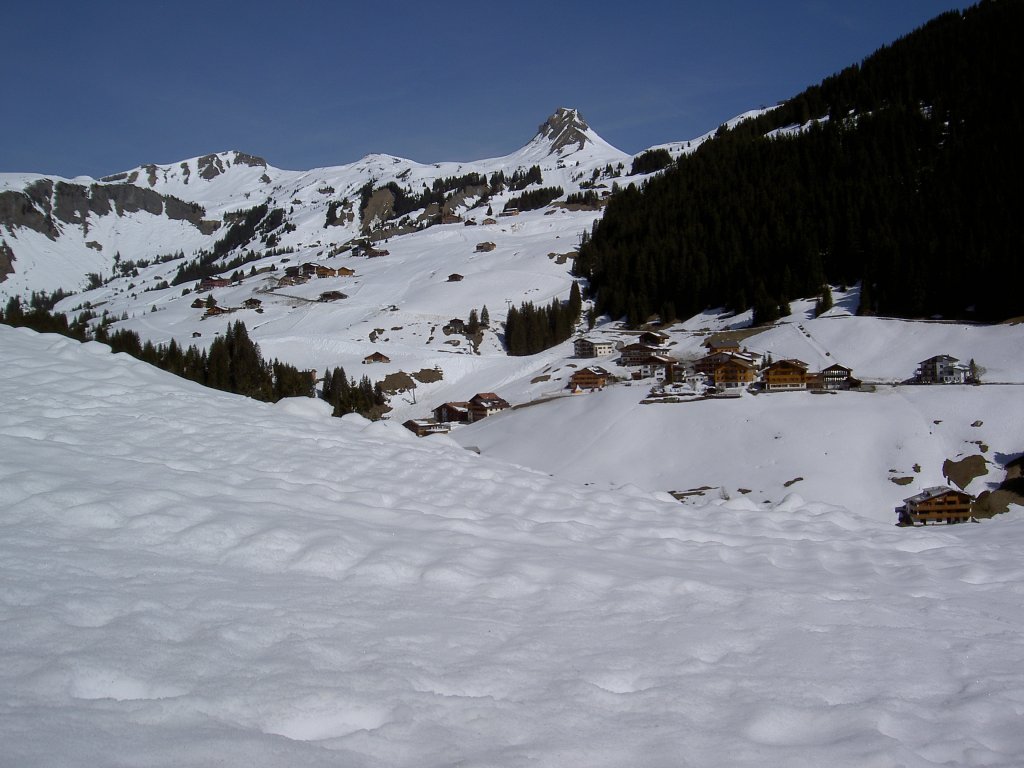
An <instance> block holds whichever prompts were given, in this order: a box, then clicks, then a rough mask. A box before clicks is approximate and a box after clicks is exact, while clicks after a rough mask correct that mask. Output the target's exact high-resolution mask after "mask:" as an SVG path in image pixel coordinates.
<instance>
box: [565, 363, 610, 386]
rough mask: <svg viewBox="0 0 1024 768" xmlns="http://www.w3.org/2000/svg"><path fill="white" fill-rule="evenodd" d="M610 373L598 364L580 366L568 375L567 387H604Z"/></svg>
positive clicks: (606, 384)
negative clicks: (586, 366)
mask: <svg viewBox="0 0 1024 768" xmlns="http://www.w3.org/2000/svg"><path fill="white" fill-rule="evenodd" d="M611 376H612V375H611V373H610V372H609V371H606V370H605V369H604V368H602V367H601V366H599V365H592V366H589V367H588V368H581V369H580V370H578V371H576V372H575V373H574V374H573V375H572V376H570V377H569V383H568V384H567V385H566V388H567V389H572V390H576V389H577V388H579V389H580V390H583V389H604V388H605V387H606V386H608V380H609V379H610V378H611Z"/></svg>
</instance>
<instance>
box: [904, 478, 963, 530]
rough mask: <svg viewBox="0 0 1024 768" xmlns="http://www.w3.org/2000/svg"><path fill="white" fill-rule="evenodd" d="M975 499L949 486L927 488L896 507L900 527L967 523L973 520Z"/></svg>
mask: <svg viewBox="0 0 1024 768" xmlns="http://www.w3.org/2000/svg"><path fill="white" fill-rule="evenodd" d="M973 501H974V497H973V496H971V495H970V494H969V493H964V492H963V491H957V490H954V489H953V488H950V487H949V486H947V485H937V486H934V487H932V488H925V489H924V490H923V491H921V493H918V494H917V495H915V496H911V497H910V498H908V499H904V500H903V505H902V506H900V507H896V516H897V518H898V520H899V522H898V523H897V524H898V525H928V524H929V523H931V524H938V523H946V524H947V525H948V524H952V523H966V522H967V521H968V520H970V519H971V504H972V503H973Z"/></svg>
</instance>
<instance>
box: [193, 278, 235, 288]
mask: <svg viewBox="0 0 1024 768" xmlns="http://www.w3.org/2000/svg"><path fill="white" fill-rule="evenodd" d="M229 285H231V281H230V280H228V278H226V277H204V278H203V279H202V280H200V281H199V288H198V290H200V291H210V290H213V289H214V288H227V287H228V286H229Z"/></svg>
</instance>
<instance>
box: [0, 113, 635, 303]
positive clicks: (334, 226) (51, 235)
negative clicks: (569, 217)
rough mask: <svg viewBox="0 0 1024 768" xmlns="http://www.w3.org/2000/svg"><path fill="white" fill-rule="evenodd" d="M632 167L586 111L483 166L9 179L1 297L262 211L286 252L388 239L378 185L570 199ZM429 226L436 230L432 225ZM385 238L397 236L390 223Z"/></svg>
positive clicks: (455, 210) (146, 170)
mask: <svg viewBox="0 0 1024 768" xmlns="http://www.w3.org/2000/svg"><path fill="white" fill-rule="evenodd" d="M629 161H630V156H629V155H627V154H626V153H624V152H621V151H619V150H617V149H616V148H614V147H612V146H611V145H610V144H608V143H607V142H605V141H604V140H603V139H601V137H600V136H599V135H598V134H597V133H596V132H594V131H593V129H591V128H590V127H589V126H588V125H587V123H586V122H585V121H584V120H583V118H582V117H581V116H580V115H579V113H578V112H577V111H576V110H572V109H566V108H561V109H559V110H558V111H556V112H555V113H554V114H553V115H552V116H551V117H550V118H549V119H548V120H547V121H545V122H544V123H543V124H542V125H541V127H540V128H539V129H538V133H537V135H536V136H535V137H534V138H533V139H532V140H531V141H530V142H529V143H527V144H526V145H525V146H524V147H523V148H522V149H520V150H519V151H517V152H513V153H512V154H510V155H506V156H502V157H497V158H490V159H484V160H477V161H472V162H443V163H432V164H423V163H418V162H415V161H412V160H407V159H404V158H398V157H393V156H390V155H383V154H374V155H368V156H367V157H364V158H362V159H361V160H358V161H356V162H354V163H349V164H346V165H340V166H334V167H328V168H317V169H313V170H309V171H287V170H282V169H279V168H275V167H273V166H272V165H270V164H268V163H267V162H266V161H265V160H264V159H262V158H259V157H255V156H253V155H249V154H246V153H243V152H238V151H228V152H220V153H216V154H210V155H204V156H202V157H195V158H190V159H187V160H183V161H180V162H177V163H170V164H166V165H158V164H149V165H145V166H142V167H139V168H135V169H132V170H129V171H124V172H121V173H116V174H112V175H110V176H106V177H104V178H102V179H99V180H95V179H90V178H84V177H82V178H77V179H61V178H57V177H47V176H40V175H36V174H11V173H3V174H0V248H3V249H4V252H5V253H7V254H9V258H8V263H7V265H6V269H4V268H2V267H0V281H2V282H0V293H3V294H4V295H7V296H10V295H24V294H27V293H28V292H29V291H32V290H47V291H53V290H56V289H58V288H61V289H64V290H65V291H68V290H71V291H73V290H77V289H79V288H81V287H83V286H84V284H85V280H86V276H87V275H88V274H89V273H95V274H98V275H102V276H110V275H112V274H114V273H115V268H116V264H115V260H114V257H115V254H117V255H118V256H119V257H120V258H121V259H123V260H130V261H141V260H145V261H152V260H153V259H155V258H156V257H159V256H164V255H167V254H174V253H178V252H182V253H183V254H185V255H186V256H191V255H193V254H195V253H197V252H199V251H200V250H203V249H205V250H209V249H211V248H212V246H213V244H214V242H215V241H216V240H218V239H219V238H221V237H222V236H223V235H224V234H225V232H226V231H227V228H228V227H229V224H230V221H229V217H230V215H231V214H232V213H236V212H238V211H242V210H246V209H249V208H252V207H254V206H257V205H268V206H269V207H271V208H274V207H280V208H282V209H283V210H284V211H286V212H285V213H284V218H283V220H282V222H281V224H280V225H279V227H281V228H282V231H279V232H278V233H277V238H276V240H277V241H278V244H279V247H282V248H294V249H296V250H297V251H302V250H304V249H311V248H313V247H317V248H320V247H323V248H331V247H337V246H340V245H342V244H345V243H347V242H350V241H351V240H352V239H353V238H355V237H358V236H360V235H371V236H374V237H380V236H381V234H380V233H377V234H376V235H375V234H374V233H373V232H372V231H370V226H369V225H370V222H363V221H361V220H360V213H361V212H362V209H361V206H360V203H361V202H363V201H361V199H360V191H361V190H362V189H363V187H364V186H365V185H367V184H371V185H372V186H373V187H374V188H381V187H385V186H386V185H388V184H395V185H397V186H398V187H400V188H402V189H404V190H407V191H408V192H409V193H410V194H413V195H415V194H418V193H419V192H420V191H421V190H422V189H423V188H424V187H427V188H430V187H432V186H434V185H435V184H436V183H438V182H440V181H441V180H445V179H452V178H459V177H465V176H467V175H468V174H478V175H479V176H482V177H486V178H489V177H491V176H492V175H494V174H496V173H501V174H506V175H507V176H512V174H514V173H515V172H517V171H518V172H525V171H527V170H528V169H529V168H531V167H532V166H534V165H537V166H538V167H539V168H540V170H541V173H542V175H543V180H542V182H541V184H542V185H543V186H548V187H555V186H560V187H562V189H563V190H564V195H568V194H570V193H572V192H575V191H579V190H580V188H581V182H582V183H583V184H584V185H586V184H589V183H590V182H592V181H594V180H595V179H596V178H601V177H605V178H606V177H608V176H610V175H612V173H614V174H616V175H617V174H621V173H622V171H623V167H624V165H625V164H628V162H629ZM613 168H614V171H612V169H613ZM595 172H596V173H595ZM608 183H609V184H610V182H608ZM541 184H539V185H538V186H540V185H541ZM605 186H606V187H607V185H605ZM455 191H458V187H456V189H455ZM514 194H515V191H514V190H511V189H508V188H507V187H505V188H503V189H501V190H495V189H492V190H489V191H488V199H489V201H490V204H491V205H492V206H495V207H497V208H498V209H499V210H500V206H501V205H502V204H504V203H505V202H506V201H507V200H508V199H510V198H511V197H513V196H514ZM564 195H563V196H564ZM112 196H113V197H119V198H129V199H130V200H129V204H128V205H117V206H111V205H110V203H109V200H108V198H110V197H112ZM481 202H482V201H481V196H480V194H479V193H477V194H475V195H474V194H469V195H462V196H457V197H455V198H453V200H452V201H451V202H450V204H447V205H446V207H445V211H444V212H445V213H447V214H451V215H461V214H464V213H465V212H467V211H468V210H470V209H471V208H472V207H473V206H474V205H476V204H480V203H481ZM332 204H333V205H334V206H341V207H344V209H345V210H346V211H350V212H352V214H351V215H350V216H348V217H344V218H343V219H342V220H333V221H329V219H328V216H327V211H328V210H337V208H334V209H332V207H331V206H332ZM486 207H487V206H482V207H481V209H480V213H481V214H482V213H483V210H484V209H485V208H486ZM440 213H441V212H440V211H435V212H430V211H427V212H425V214H426V216H427V217H429V220H430V221H434V220H439V217H440ZM481 218H482V217H481ZM418 223H419V224H421V225H422V224H423V223H425V219H424V217H423V216H421V217H420V219H419V220H418ZM378 228H379V229H380V230H382V231H383V230H387V229H388V228H389V227H388V226H387V222H380V223H379V227H378ZM312 243H316V246H313V245H311V244H312ZM255 247H257V248H258V247H259V246H258V245H257V246H255ZM4 276H6V280H4Z"/></svg>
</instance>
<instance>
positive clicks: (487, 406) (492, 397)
mask: <svg viewBox="0 0 1024 768" xmlns="http://www.w3.org/2000/svg"><path fill="white" fill-rule="evenodd" d="M511 407H512V406H510V405H509V404H508V402H507V401H505V400H502V399H501V398H500V397H498V396H497V395H496V394H494V393H493V392H478V393H477V394H475V395H473V397H471V398H469V420H470V421H480V419H485V418H487V417H488V416H490V415H491V414H494V413H497V412H498V411H504V410H505V409H507V408H511Z"/></svg>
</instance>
